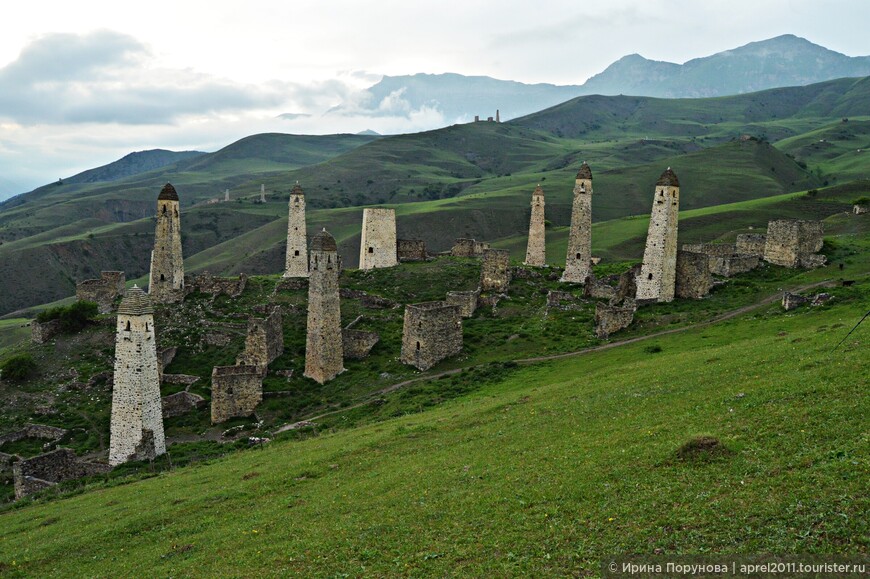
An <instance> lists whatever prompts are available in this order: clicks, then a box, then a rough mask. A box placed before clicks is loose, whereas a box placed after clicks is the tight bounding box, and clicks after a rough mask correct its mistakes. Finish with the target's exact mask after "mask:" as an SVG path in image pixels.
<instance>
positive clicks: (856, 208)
mask: <svg viewBox="0 0 870 579" xmlns="http://www.w3.org/2000/svg"><path fill="white" fill-rule="evenodd" d="M852 213H854V214H855V215H864V214H865V213H870V203H867V204H862V203H856V204H855V205H853V206H852Z"/></svg>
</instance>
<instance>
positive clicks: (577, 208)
mask: <svg viewBox="0 0 870 579" xmlns="http://www.w3.org/2000/svg"><path fill="white" fill-rule="evenodd" d="M589 177H590V178H588V179H587V178H582V177H581V178H578V179H575V180H574V202H573V204H572V206H571V228H570V230H569V232H568V253H567V255H566V256H565V271H564V273H563V274H562V279H561V281H563V282H569V283H585V282H586V278H587V277H589V276H590V275H591V274H592V179H591V173H590V174H589Z"/></svg>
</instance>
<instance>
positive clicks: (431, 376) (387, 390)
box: [274, 279, 836, 434]
mask: <svg viewBox="0 0 870 579" xmlns="http://www.w3.org/2000/svg"><path fill="white" fill-rule="evenodd" d="M835 283H836V282H834V281H833V280H829V279H828V280H824V281H819V282H816V283H811V284H806V285H802V286H798V287H795V288H791V289H788V290H784V291H790V292H792V293H800V292H805V291H808V290H812V289H815V288H818V287H824V286H827V287H832V286H834V285H835ZM782 294H783V292H782V291H779V292H777V293H775V294H772V295H770V296H767V297H766V298H764V299H762V300H761V301H759V302H756V303H754V304H749V305H747V306H743V307H740V308H737V309H734V310H731V311H728V312H725V313H724V314H720V315H718V316H716V317H714V318H710V319H709V320H706V321H703V322H697V323H695V324H690V325H688V326H682V327H680V328H672V329H670V330H662V331H660V332H654V333H652V334H648V335H646V336H636V337H634V338H627V339H625V340H617V341H615V342H608V343H607V344H601V345H600V346H591V347H589V348H584V349H582V350H577V351H574V352H565V353H562V354H552V355H550V356H536V357H534V358H520V359H517V360H512V361H513V362H516V363H517V364H536V363H538V362H546V361H548V360H560V359H562V358H572V357H574V356H582V355H584V354H591V353H593V352H600V351H602V350H609V349H611V348H618V347H620V346H627V345H629V344H636V343H637V342H642V341H644V340H652V339H654V338H660V337H662V336H667V335H670V334H677V333H679V332H685V331H688V330H693V329H695V328H703V327H705V326H710V325H713V324H718V323H719V322H724V321H725V320H730V319H732V318H736V317H737V316H740V315H743V314H745V313H748V312H751V311H752V310H756V309H758V308H761V307H764V306H766V305H770V304H772V303H774V302H776V301H777V300H780V299H782ZM470 368H473V366H468V367H466V368H454V369H452V370H446V371H444V372H439V373H437V374H428V375H426V376H420V377H419V378H412V379H410V380H405V381H404V382H399V383H397V384H392V385H390V386H386V387H384V388H381V389H380V390H376V391H374V392H372V393H371V394H370V395H369V396H367V397H366V399H365V400H363V401H362V402H358V403H356V404H353V405H351V406H344V407H342V408H338V409H336V410H330V411H329V412H324V413H322V414H318V415H316V416H312V417H310V418H306V419H304V420H301V421H299V422H295V423H293V424H286V425H284V426H282V427H280V428H278V429H277V430H275V431H274V433H275V434H278V433H279V432H286V431H288V430H295V429H297V428H300V427H301V426H305V425H306V423H309V422H313V421H315V420H319V419H321V418H325V417H327V416H331V415H333V414H338V413H340V412H344V411H346V410H353V409H355V408H360V407H362V406H365V405H366V404H369V403H370V402H371V401H372V399H374V398H376V397H378V396H382V395H384V394H389V393H390V392H395V391H396V390H399V389H401V388H404V387H406V386H410V385H411V384H414V383H416V382H423V381H425V380H437V379H439V378H442V377H444V376H453V375H454V374H459V373H461V372H462V371H463V370H468V369H470Z"/></svg>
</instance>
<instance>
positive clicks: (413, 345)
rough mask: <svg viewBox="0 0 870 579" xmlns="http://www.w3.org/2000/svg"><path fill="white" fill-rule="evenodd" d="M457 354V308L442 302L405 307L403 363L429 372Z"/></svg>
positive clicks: (459, 323)
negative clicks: (445, 359)
mask: <svg viewBox="0 0 870 579" xmlns="http://www.w3.org/2000/svg"><path fill="white" fill-rule="evenodd" d="M460 351H462V317H461V314H460V309H459V306H455V305H450V304H448V303H447V302H442V301H436V302H423V303H419V304H408V305H407V306H405V321H404V325H403V328H402V356H401V360H402V363H404V364H409V365H411V366H414V367H415V368H417V369H418V370H428V369H429V368H431V367H432V366H434V365H435V364H437V363H438V362H439V361H441V360H443V359H444V358H447V357H449V356H453V355H456V354H458V353H459V352H460Z"/></svg>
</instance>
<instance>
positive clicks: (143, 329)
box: [109, 286, 166, 466]
mask: <svg viewBox="0 0 870 579" xmlns="http://www.w3.org/2000/svg"><path fill="white" fill-rule="evenodd" d="M165 452H166V442H165V440H164V438H163V407H162V404H161V400H160V376H159V373H158V371H157V347H156V344H155V342H154V307H153V305H152V301H151V298H150V297H149V296H148V295H147V294H146V293H145V292H144V291H142V290H141V289H139V287H138V286H133V287H132V288H131V289H130V290H129V291H128V292H127V295H126V296H125V297H124V299H123V300H121V305H120V306H118V322H117V334H116V337H115V378H114V385H113V386H112V422H111V438H110V440H109V464H111V465H113V466H114V465H117V464H121V463H123V462H127V461H128V460H147V459H151V458H154V457H155V456H159V455H161V454H163V453H165Z"/></svg>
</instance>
